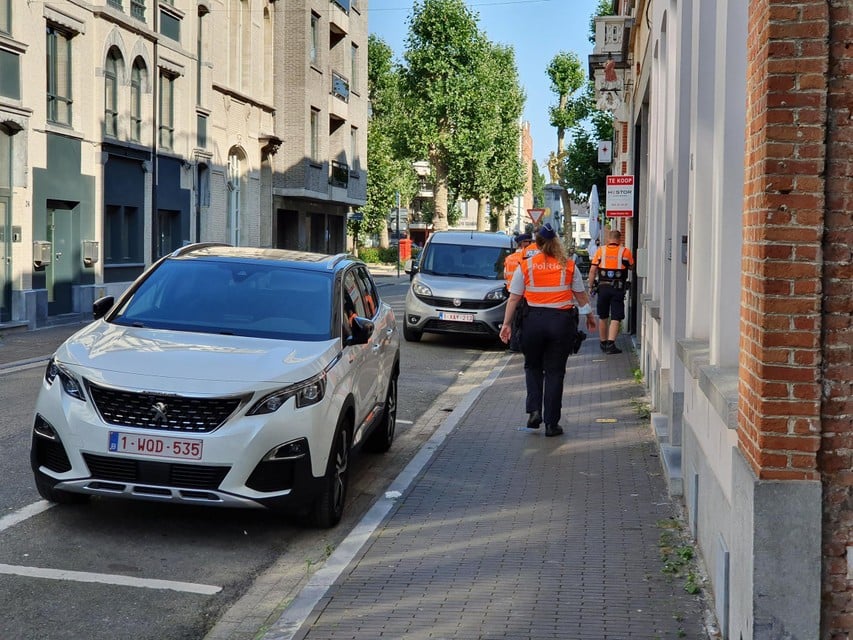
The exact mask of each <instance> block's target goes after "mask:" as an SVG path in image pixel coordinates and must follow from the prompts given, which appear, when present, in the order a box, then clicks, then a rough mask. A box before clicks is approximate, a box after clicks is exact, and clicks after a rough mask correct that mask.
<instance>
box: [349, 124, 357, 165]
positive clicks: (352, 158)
mask: <svg viewBox="0 0 853 640" xmlns="http://www.w3.org/2000/svg"><path fill="white" fill-rule="evenodd" d="M356 158H358V129H357V128H355V127H350V130H349V166H350V169H351V170H353V171H355V170H356V169H357V167H358V163H357V162H356Z"/></svg>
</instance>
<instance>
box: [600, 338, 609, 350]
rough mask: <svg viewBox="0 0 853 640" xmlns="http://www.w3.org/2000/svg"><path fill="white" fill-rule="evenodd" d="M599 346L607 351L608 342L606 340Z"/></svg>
mask: <svg viewBox="0 0 853 640" xmlns="http://www.w3.org/2000/svg"><path fill="white" fill-rule="evenodd" d="M598 346H599V347H601V350H602V351H607V340H604V341H603V342H599V343H598Z"/></svg>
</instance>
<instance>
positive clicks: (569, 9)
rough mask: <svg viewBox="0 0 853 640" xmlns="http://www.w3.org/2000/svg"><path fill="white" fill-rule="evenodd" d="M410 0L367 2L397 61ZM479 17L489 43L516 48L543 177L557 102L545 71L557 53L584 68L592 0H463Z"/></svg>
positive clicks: (373, 24) (375, 28) (374, 26)
mask: <svg viewBox="0 0 853 640" xmlns="http://www.w3.org/2000/svg"><path fill="white" fill-rule="evenodd" d="M413 4H414V3H413V2H412V0H370V3H369V5H368V6H369V10H368V28H369V30H370V33H372V34H375V35H377V36H379V37H380V38H382V39H383V40H384V41H385V42H386V43H387V44H388V45H389V46H390V47H391V49H393V50H394V53H395V55H396V57H397V59H398V60H402V54H403V50H404V47H405V42H406V36H407V35H408V20H409V17H410V16H411V13H412V5H413ZM466 4H467V5H468V7H469V8H470V9H471V10H472V11H473V12H474V13H476V14H478V16H479V25H480V30H481V31H483V32H484V33H485V34H486V36H487V37H488V38H489V40H491V41H492V42H497V43H501V44H505V45H510V46H512V47H513V49H515V60H516V64H517V65H518V74H519V77H520V79H521V83H522V85H523V86H524V92H525V95H526V97H527V100H526V102H525V105H524V119H525V120H527V121H529V122H530V131H531V135H532V136H533V158H534V159H535V160H536V161H537V162H538V163H539V169H540V171H541V172H542V173H543V174H545V175H547V169H546V167H545V160H546V159H547V157H548V154H549V153H550V152H551V151H553V150H555V148H556V146H557V130H556V129H554V127H552V126H551V125H550V124H548V108H549V107H550V106H551V105H553V104H556V102H557V96H556V94H554V93H553V92H552V91H551V81H550V79H549V78H548V74H547V73H546V71H545V70H546V69H547V67H548V63H550V62H551V60H552V59H553V57H554V56H555V55H556V54H557V53H559V52H561V51H574V52H575V53H577V54H578V56H579V57H580V59H581V62H582V64H583V68H584V71H586V70H587V56H589V54H590V53H592V44H590V42H589V18H590V16H592V14H593V13H594V12H595V9H596V7H597V6H598V2H597V0H466Z"/></svg>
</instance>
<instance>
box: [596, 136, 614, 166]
mask: <svg viewBox="0 0 853 640" xmlns="http://www.w3.org/2000/svg"><path fill="white" fill-rule="evenodd" d="M598 162H599V164H610V163H611V162H613V145H611V144H610V140H606V141H605V140H599V141H598Z"/></svg>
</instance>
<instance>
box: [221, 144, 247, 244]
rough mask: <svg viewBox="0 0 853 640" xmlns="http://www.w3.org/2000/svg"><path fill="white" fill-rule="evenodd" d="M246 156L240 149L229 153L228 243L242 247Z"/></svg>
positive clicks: (226, 225)
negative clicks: (241, 231)
mask: <svg viewBox="0 0 853 640" xmlns="http://www.w3.org/2000/svg"><path fill="white" fill-rule="evenodd" d="M244 158H245V156H244V155H243V152H242V151H240V150H239V149H231V151H230V152H229V153H228V183H227V186H228V218H227V219H226V221H225V233H226V235H227V241H228V242H230V243H231V244H233V245H234V246H235V247H238V246H240V213H241V208H242V200H243V161H244Z"/></svg>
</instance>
